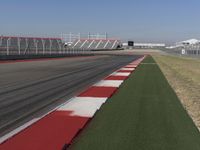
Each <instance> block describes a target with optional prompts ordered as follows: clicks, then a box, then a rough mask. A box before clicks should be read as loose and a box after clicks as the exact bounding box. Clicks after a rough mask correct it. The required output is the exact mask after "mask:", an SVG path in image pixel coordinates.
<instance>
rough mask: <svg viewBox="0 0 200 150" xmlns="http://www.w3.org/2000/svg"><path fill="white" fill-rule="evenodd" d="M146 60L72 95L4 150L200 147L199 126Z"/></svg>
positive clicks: (3, 145) (196, 149)
mask: <svg viewBox="0 0 200 150" xmlns="http://www.w3.org/2000/svg"><path fill="white" fill-rule="evenodd" d="M143 59H144V57H142V58H140V59H137V60H136V61H133V62H131V63H130V64H128V65H125V66H123V67H122V68H121V69H119V70H117V71H115V72H114V73H112V74H111V75H109V76H108V77H106V78H104V79H103V80H101V81H100V82H98V83H96V84H94V85H93V86H91V87H90V88H88V89H87V90H85V91H84V92H82V93H81V94H79V95H78V96H76V97H74V98H72V99H70V101H68V102H67V103H65V104H63V105H62V106H60V107H58V108H57V109H56V110H54V111H53V112H51V113H49V114H48V115H46V116H44V117H43V118H42V119H39V120H38V121H37V122H35V123H34V124H33V125H31V126H29V127H27V128H25V129H23V130H22V131H21V132H19V133H17V134H15V135H13V136H12V137H10V138H9V139H7V140H5V141H4V142H2V143H1V145H0V149H2V150H10V149H20V150H24V149H29V150H37V149H38V150H40V149H47V150H56V149H67V148H69V149H81V150H83V149H85V150H88V149H95V150H98V149H99V150H102V149H109V150H110V149H113V150H114V149H128V150H130V149H135V150H141V149H143V150H146V149H148V150H155V149H159V150H160V149H162V150H169V149H172V150H173V149H174V150H188V149H191V150H199V149H200V134H199V131H198V129H197V128H196V127H195V125H194V123H193V122H192V120H191V118H190V117H189V116H188V114H187V113H186V111H185V110H184V109H183V107H182V105H181V104H180V102H179V100H178V98H177V96H176V94H175V93H174V91H173V90H172V89H171V87H170V85H169V84H168V82H167V81H166V79H165V77H164V76H163V74H162V73H161V71H160V69H159V67H158V66H157V64H156V63H155V62H154V60H153V59H152V58H151V57H150V56H148V57H147V58H146V59H145V60H144V61H143ZM141 62H142V63H141ZM125 80H126V81H125ZM124 81H125V82H124ZM123 82H124V83H123ZM100 108H101V109H100ZM91 119H92V120H91ZM83 129H84V130H83ZM82 130H83V131H82Z"/></svg>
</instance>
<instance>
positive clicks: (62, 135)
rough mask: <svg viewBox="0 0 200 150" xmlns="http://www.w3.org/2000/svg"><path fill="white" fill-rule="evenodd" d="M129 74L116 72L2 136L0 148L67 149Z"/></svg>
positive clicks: (6, 149) (30, 149)
mask: <svg viewBox="0 0 200 150" xmlns="http://www.w3.org/2000/svg"><path fill="white" fill-rule="evenodd" d="M144 58H145V57H143V59H144ZM141 60H142V59H140V61H141ZM133 63H134V62H133ZM130 74H131V73H129V72H128V73H126V72H125V73H124V72H115V73H113V74H111V75H110V76H108V77H106V78H105V79H104V80H102V81H100V82H98V83H96V84H94V85H93V86H92V87H90V88H89V89H87V90H85V91H84V92H82V93H81V94H80V95H78V96H77V97H75V98H72V99H71V100H70V101H69V102H67V103H66V104H63V105H61V106H60V107H58V108H56V110H54V111H52V112H50V113H49V114H47V115H45V116H44V117H42V118H41V119H40V118H39V119H38V118H36V120H32V122H33V123H34V124H32V125H31V122H30V123H29V124H28V125H24V126H23V127H22V128H23V130H22V129H21V130H19V132H15V134H12V135H10V136H8V135H6V136H4V137H1V138H0V142H1V144H0V149H3V150H10V149H16V148H17V149H20V150H27V149H28V150H35V149H37V150H43V149H48V150H55V149H62V148H63V147H68V146H69V145H70V144H71V142H72V140H73V139H74V138H75V137H76V136H77V134H78V133H79V132H80V131H81V130H82V129H83V128H84V126H85V125H86V124H87V122H88V121H89V120H90V119H92V117H93V116H94V115H95V113H96V112H97V111H98V110H99V109H100V107H101V106H102V105H103V104H104V103H105V102H106V100H107V99H108V98H109V97H111V96H112V95H113V94H114V93H115V92H116V91H117V90H118V88H119V87H120V85H121V84H122V83H123V81H124V80H126V79H127V78H128V76H129V75H130ZM109 78H110V79H112V80H109ZM30 125H31V126H30ZM13 133H14V132H13ZM33 141H34V143H33Z"/></svg>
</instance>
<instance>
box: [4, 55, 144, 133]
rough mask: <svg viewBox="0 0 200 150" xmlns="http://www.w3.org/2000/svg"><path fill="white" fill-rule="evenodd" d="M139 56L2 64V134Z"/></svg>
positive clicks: (45, 111)
mask: <svg viewBox="0 0 200 150" xmlns="http://www.w3.org/2000/svg"><path fill="white" fill-rule="evenodd" d="M138 57H140V56H93V57H80V58H66V59H58V60H48V61H47V60H45V61H33V62H26V61H25V62H20V63H6V64H0V83H1V87H0V95H1V97H0V136H2V135H4V134H6V133H8V132H9V131H11V130H13V129H15V128H16V127H18V126H20V125H22V124H24V123H25V122H27V121H29V120H31V119H32V118H34V117H35V116H41V115H42V114H44V113H47V112H48V111H50V110H51V109H53V108H55V107H56V106H58V105H60V104H61V103H63V102H65V101H66V100H67V99H69V98H70V97H72V96H74V95H75V94H77V93H79V92H80V91H81V90H83V89H84V88H85V87H88V86H90V85H91V84H92V83H94V82H96V81H98V80H100V79H102V78H103V77H105V76H106V75H108V74H110V73H111V72H113V71H114V70H116V69H118V68H120V67H121V66H124V65H126V64H127V63H129V62H131V61H133V60H135V59H136V58H138Z"/></svg>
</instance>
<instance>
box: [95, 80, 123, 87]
mask: <svg viewBox="0 0 200 150" xmlns="http://www.w3.org/2000/svg"><path fill="white" fill-rule="evenodd" d="M122 83H123V80H102V81H100V82H98V83H96V84H94V86H97V87H101V86H103V87H119V86H120V85H121V84H122Z"/></svg>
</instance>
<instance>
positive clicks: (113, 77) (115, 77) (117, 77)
mask: <svg viewBox="0 0 200 150" xmlns="http://www.w3.org/2000/svg"><path fill="white" fill-rule="evenodd" d="M126 79H128V77H127V76H112V75H111V76H108V77H107V78H105V79H104V80H126Z"/></svg>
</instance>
